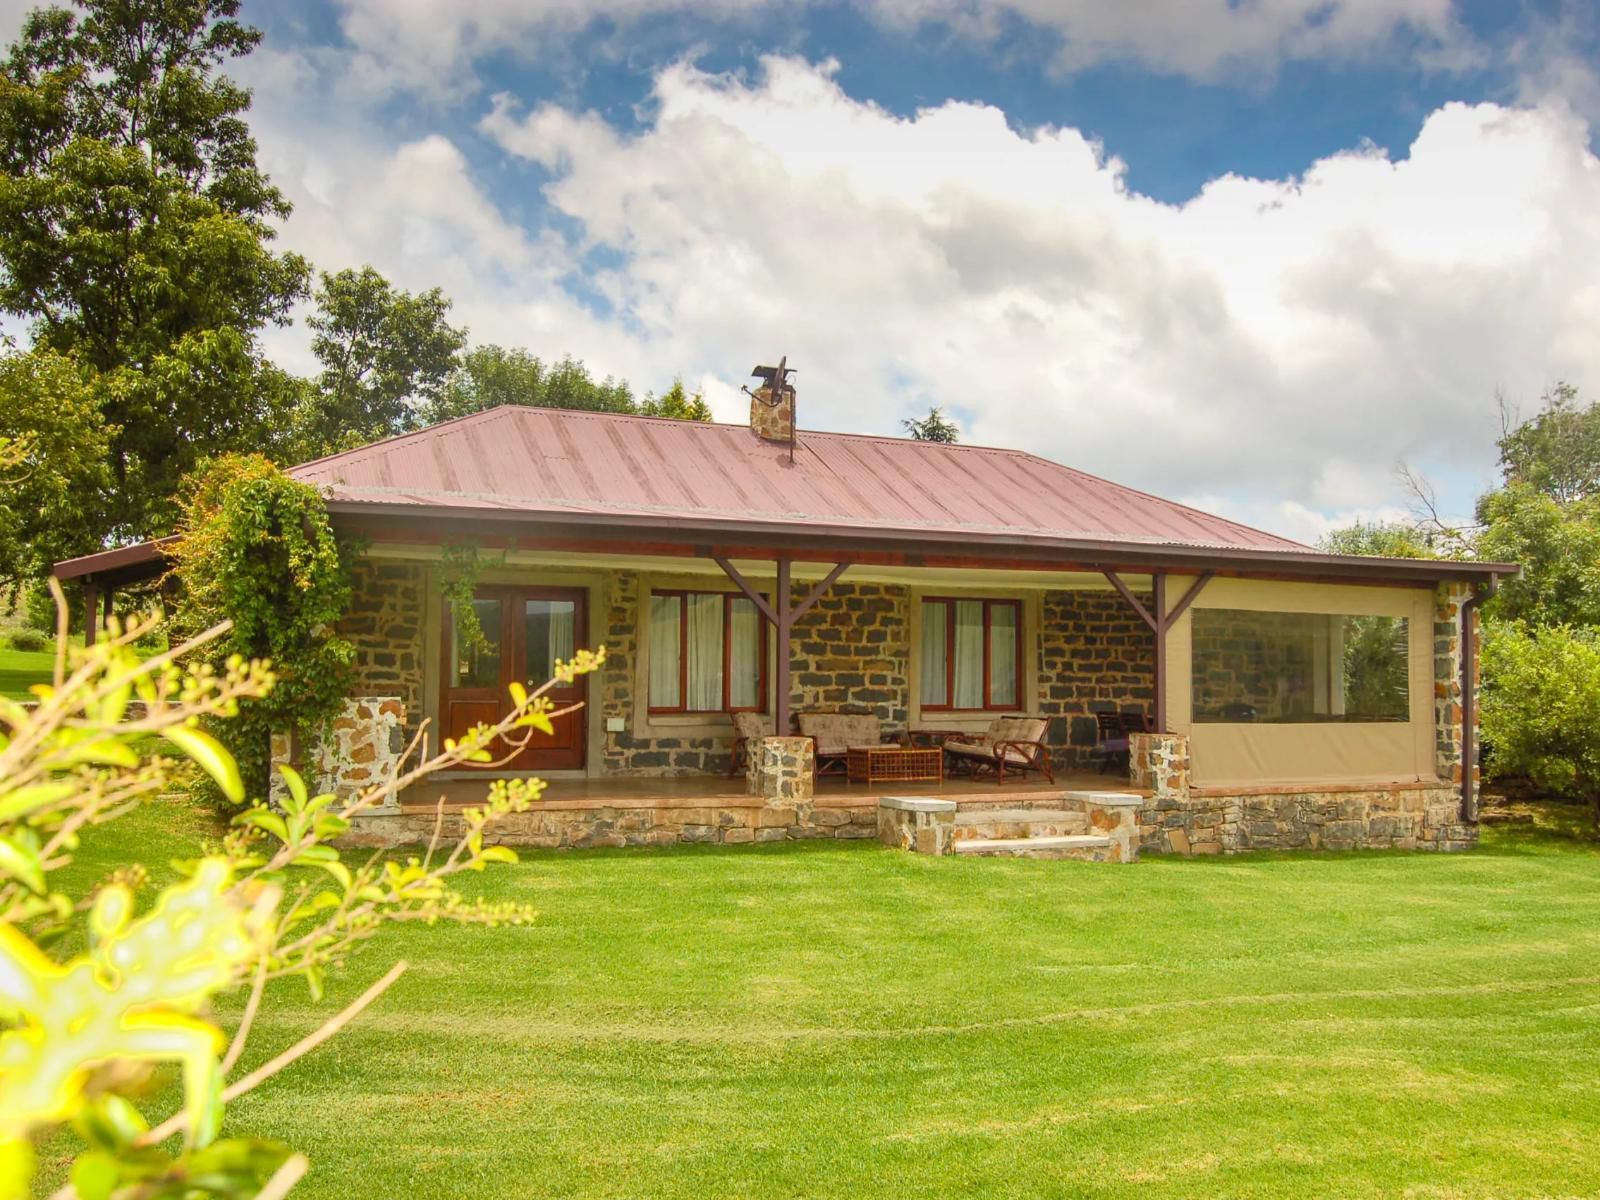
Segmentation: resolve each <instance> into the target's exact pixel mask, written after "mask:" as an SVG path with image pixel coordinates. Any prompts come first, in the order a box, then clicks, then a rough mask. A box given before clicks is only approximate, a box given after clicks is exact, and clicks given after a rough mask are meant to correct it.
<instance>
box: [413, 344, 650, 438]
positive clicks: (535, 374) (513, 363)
mask: <svg viewBox="0 0 1600 1200" xmlns="http://www.w3.org/2000/svg"><path fill="white" fill-rule="evenodd" d="M502 404H530V405H535V406H537V407H541V408H579V409H586V410H588V411H590V412H620V413H627V412H634V411H636V406H635V404H634V399H633V392H632V391H631V390H630V389H629V388H628V385H627V384H626V383H623V382H621V381H620V380H614V379H612V378H610V377H609V376H608V377H607V378H605V379H603V380H596V379H594V378H593V377H592V376H591V375H590V374H589V369H588V368H587V367H585V366H584V365H583V363H582V362H580V361H578V360H576V359H572V358H563V359H562V360H561V361H560V362H556V363H547V362H545V361H543V360H542V359H540V358H537V357H535V356H534V355H532V354H530V353H528V351H526V350H523V349H521V348H512V349H507V348H506V347H504V346H496V345H493V344H487V345H482V346H475V347H473V348H472V349H471V350H468V351H467V352H466V353H465V354H463V355H462V356H461V360H460V363H459V364H458V365H457V367H456V369H455V370H454V371H452V372H451V375H450V378H449V380H448V381H447V382H446V384H445V386H444V389H443V390H442V392H441V393H440V395H439V396H438V397H437V398H436V399H435V400H434V401H432V402H431V403H430V404H429V405H428V406H427V408H426V410H425V411H424V416H423V420H424V423H425V424H428V425H435V424H437V423H438V422H440V421H448V420H451V419H452V418H455V417H464V416H467V415H468V414H469V413H475V412H484V411H485V410H487V409H491V408H498V407H499V406H500V405H502Z"/></svg>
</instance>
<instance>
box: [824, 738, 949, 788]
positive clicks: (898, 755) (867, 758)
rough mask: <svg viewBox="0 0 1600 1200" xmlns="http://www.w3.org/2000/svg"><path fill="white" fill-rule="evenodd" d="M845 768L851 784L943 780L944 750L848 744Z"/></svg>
mask: <svg viewBox="0 0 1600 1200" xmlns="http://www.w3.org/2000/svg"><path fill="white" fill-rule="evenodd" d="M845 770H846V773H847V774H848V776H849V778H850V782H851V783H865V784H869V785H870V784H874V783H888V782H891V781H893V782H896V783H906V782H911V781H922V780H938V781H940V782H943V780H944V751H943V750H942V749H940V748H939V747H938V746H927V747H917V746H851V747H850V749H849V751H848V753H847V754H846V756H845Z"/></svg>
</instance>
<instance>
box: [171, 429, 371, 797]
mask: <svg viewBox="0 0 1600 1200" xmlns="http://www.w3.org/2000/svg"><path fill="white" fill-rule="evenodd" d="M182 503H183V520H182V523H181V526H180V533H181V534H182V536H181V537H180V538H179V540H178V542H177V544H176V548H175V550H174V552H173V556H174V558H175V559H176V566H175V567H174V572H173V573H174V575H175V576H176V577H177V579H178V581H179V583H180V585H181V587H180V594H179V599H178V604H177V624H178V626H179V627H180V630H181V631H182V632H184V633H187V634H193V633H196V632H198V631H199V630H201V629H205V628H208V627H210V626H211V625H214V624H216V623H217V622H219V621H221V620H224V619H227V620H231V621H232V622H233V629H232V630H231V631H230V632H229V634H228V636H227V637H225V638H223V639H221V640H220V641H219V642H218V643H214V644H213V645H214V647H215V651H214V655H215V657H216V658H217V659H218V660H219V661H220V660H226V659H227V658H228V657H230V656H231V655H234V654H238V655H242V656H243V657H245V658H247V659H248V658H264V659H269V660H270V661H271V664H272V668H273V670H274V672H275V673H276V674H277V677H278V683H277V686H276V687H274V688H273V690H272V692H271V693H270V694H269V695H267V696H265V697H262V698H260V699H254V700H249V701H245V702H242V703H241V704H240V708H239V718H238V720H236V721H230V722H227V723H226V724H225V725H222V726H220V727H219V729H218V734H219V736H221V737H223V738H224V740H225V741H226V742H227V744H228V747H229V749H230V750H232V751H233V753H234V756H235V757H236V758H237V759H238V760H239V765H240V769H241V771H242V773H243V775H244V779H245V782H246V786H247V788H248V790H249V793H250V794H251V795H252V796H264V795H265V794H266V790H267V781H268V776H269V770H270V750H269V746H270V740H271V734H272V733H273V731H275V730H293V731H296V732H298V733H300V734H302V735H308V734H311V733H313V732H317V731H321V730H324V729H325V728H326V727H327V725H328V723H329V722H331V720H332V719H333V717H334V715H335V714H336V713H337V712H338V711H339V708H340V707H341V705H342V704H343V701H344V698H345V696H346V695H347V694H348V692H349V688H350V683H351V664H352V662H353V660H354V657H355V647H354V646H353V645H352V644H351V643H350V642H349V641H347V640H346V639H344V638H343V637H340V636H339V634H338V632H337V626H338V622H339V620H340V618H342V617H343V616H344V615H345V612H346V611H347V610H348V608H349V606H350V595H351V589H350V571H349V561H350V558H351V551H350V547H348V546H342V545H341V544H340V542H339V540H338V539H337V538H336V537H335V536H334V532H333V527H332V525H331V523H330V522H329V519H328V511H327V506H326V505H325V504H324V503H323V500H322V497H321V495H320V494H319V493H318V492H317V489H316V488H314V487H311V486H309V485H307V484H303V483H298V482H296V481H295V480H293V479H290V478H289V477H288V476H287V475H285V474H284V473H283V472H282V471H280V470H279V469H278V468H277V467H275V466H274V465H273V464H272V463H271V462H269V461H268V460H267V459H265V458H262V457H261V456H260V455H224V456H222V457H220V458H217V459H215V460H213V461H212V462H210V463H209V464H207V465H206V466H205V467H203V468H202V469H201V470H200V471H198V472H196V473H195V475H193V476H191V477H190V478H189V480H187V481H186V483H185V488H184V493H183V496H182ZM208 649H210V648H208Z"/></svg>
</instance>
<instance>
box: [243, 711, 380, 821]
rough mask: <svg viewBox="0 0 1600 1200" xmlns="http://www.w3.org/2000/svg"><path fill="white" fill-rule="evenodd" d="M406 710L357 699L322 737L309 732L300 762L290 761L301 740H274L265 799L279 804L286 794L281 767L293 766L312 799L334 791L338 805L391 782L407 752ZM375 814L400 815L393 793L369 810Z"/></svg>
mask: <svg viewBox="0 0 1600 1200" xmlns="http://www.w3.org/2000/svg"><path fill="white" fill-rule="evenodd" d="M405 723H406V706H405V704H404V703H403V702H402V701H401V700H400V698H399V697H398V696H356V697H352V698H350V699H348V700H346V701H345V702H344V707H343V709H342V710H341V711H340V713H339V715H338V716H336V717H335V718H334V719H333V721H332V723H331V724H330V726H329V728H328V730H327V731H326V735H324V733H323V731H313V732H312V734H311V736H310V737H309V738H307V739H305V742H304V743H302V744H301V745H300V746H299V747H298V750H299V752H300V753H299V758H300V761H299V762H294V761H292V760H293V757H294V754H295V749H296V747H295V745H294V743H295V742H296V741H297V740H299V739H294V738H291V737H290V735H289V734H287V733H282V732H280V733H274V734H273V735H272V779H271V784H270V794H269V799H270V800H271V801H272V802H273V803H275V804H277V803H281V801H282V798H283V796H284V795H285V789H284V786H283V776H282V775H280V774H279V773H278V767H279V766H281V765H285V764H287V765H291V766H294V767H295V768H296V769H297V770H298V771H299V772H300V774H301V777H302V778H304V779H305V781H306V788H307V789H308V790H309V791H310V793H311V794H312V795H313V796H320V795H323V794H324V793H327V792H332V793H333V794H334V795H335V796H337V797H338V798H339V801H340V802H341V803H343V802H345V801H348V800H351V799H353V798H354V797H355V796H357V795H359V794H360V793H361V792H364V791H366V790H367V789H368V788H369V787H371V786H373V785H374V784H377V783H382V782H383V781H384V780H385V779H387V778H391V777H393V775H394V773H395V770H396V769H397V768H398V766H399V764H400V756H401V755H402V754H403V753H404V752H405V747H406V737H405ZM368 811H369V812H375V813H394V812H399V811H400V801H399V798H398V797H397V796H395V795H394V794H392V793H391V794H389V795H388V796H385V797H384V800H383V803H382V804H379V805H375V806H374V807H373V808H371V809H369V810H368Z"/></svg>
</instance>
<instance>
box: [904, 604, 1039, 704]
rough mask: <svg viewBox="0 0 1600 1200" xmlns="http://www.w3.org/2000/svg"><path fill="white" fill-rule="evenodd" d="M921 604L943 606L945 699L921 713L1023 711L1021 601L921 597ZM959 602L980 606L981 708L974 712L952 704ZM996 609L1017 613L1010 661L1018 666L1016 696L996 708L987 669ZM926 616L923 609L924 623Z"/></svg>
mask: <svg viewBox="0 0 1600 1200" xmlns="http://www.w3.org/2000/svg"><path fill="white" fill-rule="evenodd" d="M921 602H922V603H923V604H924V605H928V604H943V605H944V606H945V609H944V696H945V702H944V703H943V704H924V705H922V711H923V712H1016V711H1018V710H1020V709H1021V708H1022V680H1023V673H1024V672H1023V661H1024V660H1023V657H1022V643H1023V638H1022V601H1021V600H998V599H991V598H989V597H986V596H924V597H922V601H921ZM958 602H961V603H966V604H973V603H977V604H982V605H983V637H982V645H983V704H982V705H980V706H979V707H977V708H972V707H961V708H958V707H957V706H956V705H955V704H954V703H953V701H954V700H955V695H956V604H957V603H958ZM998 607H1005V608H1009V609H1011V610H1012V611H1013V612H1015V613H1016V619H1015V621H1014V622H1013V624H1014V627H1015V629H1016V637H1017V649H1016V657H1015V658H1014V659H1013V660H1012V661H1013V662H1015V663H1016V664H1017V694H1016V695H1015V696H1013V697H1012V698H1011V699H1010V700H1009V701H1007V702H1006V703H1004V704H996V703H995V702H994V696H993V690H994V679H993V678H992V676H991V674H990V665H991V664H990V661H989V660H990V655H991V653H992V650H993V638H992V635H991V632H990V626H991V625H992V624H993V620H994V618H993V612H994V609H995V608H998ZM927 612H928V610H927V609H926V608H924V609H923V610H922V619H923V620H924V621H926V620H927V619H928V616H927ZM923 669H924V670H926V669H927V665H926V664H923Z"/></svg>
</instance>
